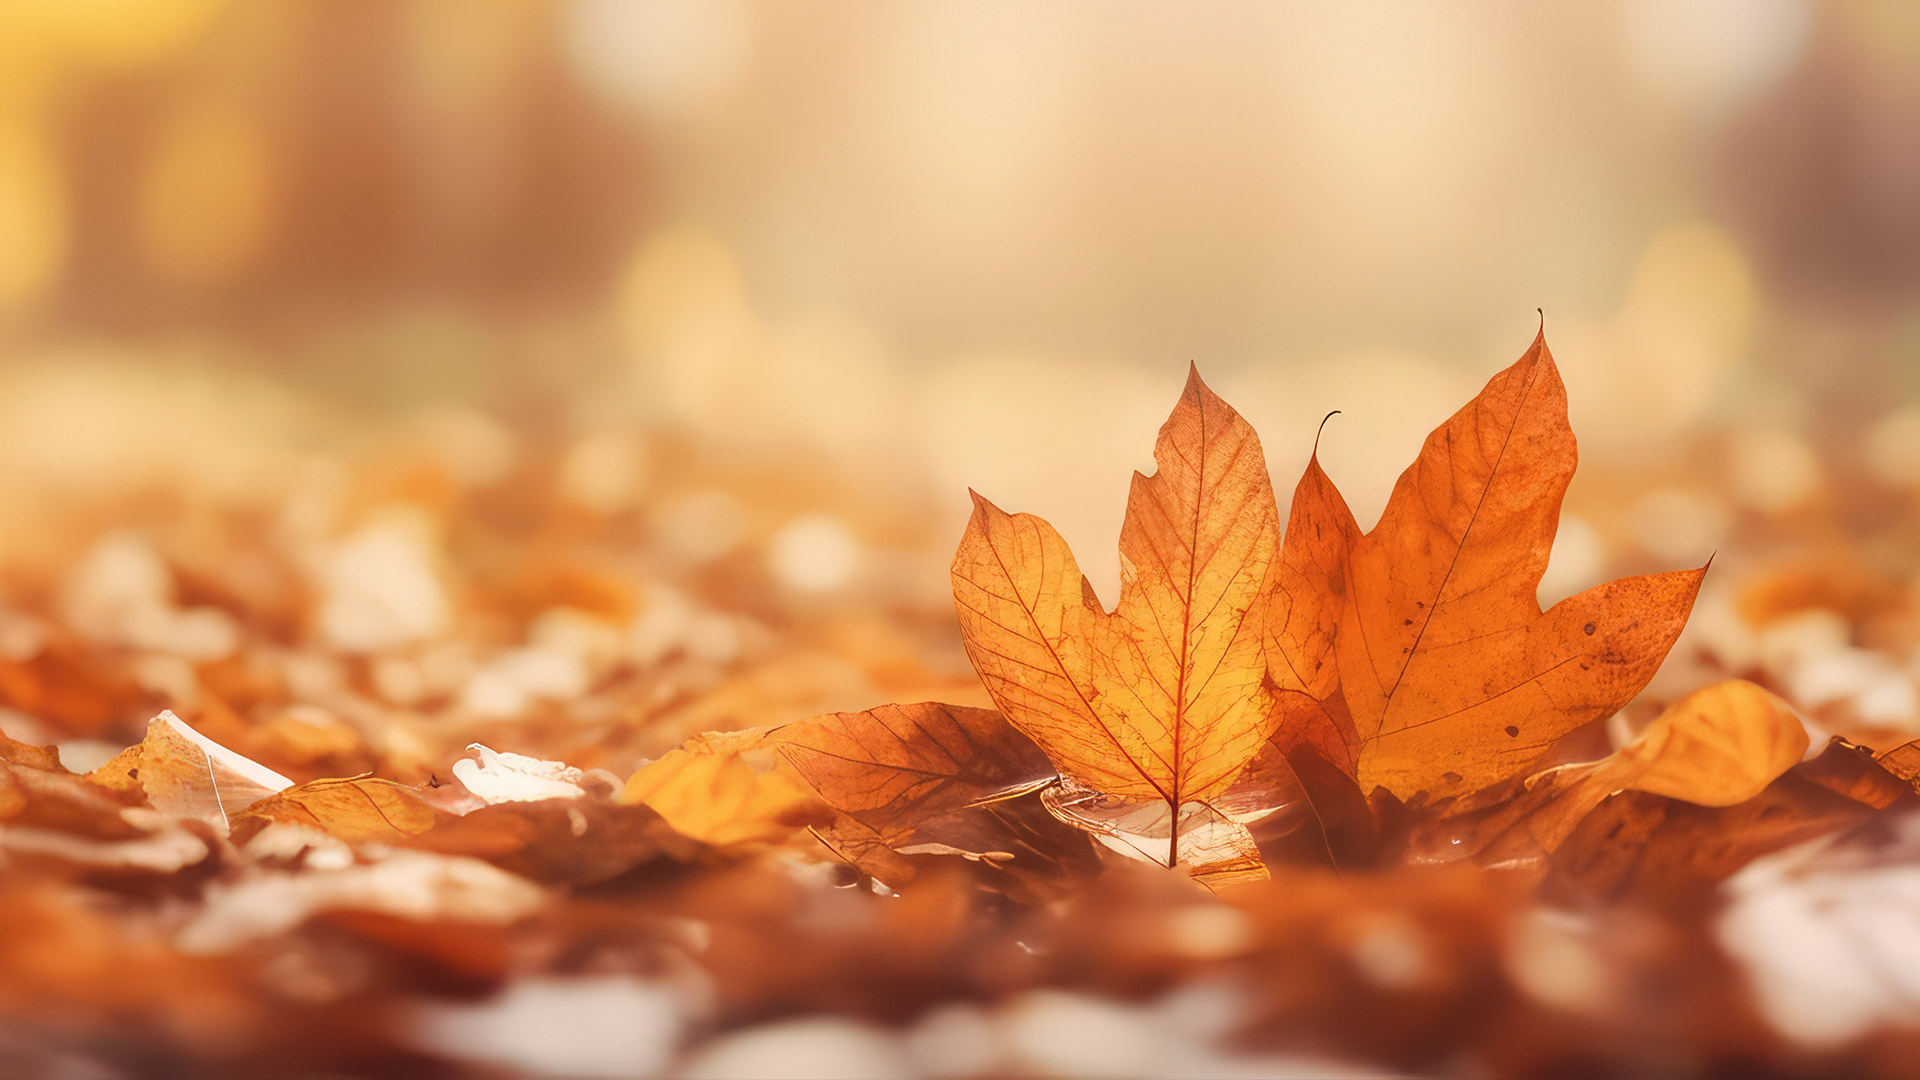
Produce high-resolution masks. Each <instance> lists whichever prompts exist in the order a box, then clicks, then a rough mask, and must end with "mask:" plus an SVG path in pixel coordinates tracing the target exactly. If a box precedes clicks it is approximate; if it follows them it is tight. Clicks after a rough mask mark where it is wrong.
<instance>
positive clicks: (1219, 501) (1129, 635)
mask: <svg viewBox="0 0 1920 1080" xmlns="http://www.w3.org/2000/svg"><path fill="white" fill-rule="evenodd" d="M1154 460H1155V461H1156V462H1157V463H1158V465H1159V469H1158V471H1157V472H1156V473H1155V474H1154V475H1153V476H1150V477H1149V476H1143V475H1139V474H1136V475H1135V477H1134V481H1133V489H1132V492H1131V494H1130V496H1129V498H1128V501H1127V514H1126V518H1125V522H1124V524H1123V525H1122V527H1121V535H1120V555H1121V587H1120V601H1119V604H1118V606H1117V607H1116V608H1115V609H1114V611H1113V612H1112V613H1108V612H1106V611H1104V610H1102V609H1101V607H1100V604H1099V602H1098V600H1097V599H1096V598H1095V597H1094V596H1093V593H1092V589H1091V587H1090V586H1088V584H1087V582H1086V579H1085V578H1084V577H1083V576H1082V575H1081V573H1080V569H1079V566H1078V564H1077V563H1076V562H1075V561H1074V558H1073V554H1072V552H1071V551H1069V550H1068V548H1067V545H1066V542H1065V541H1064V540H1062V539H1061V538H1060V535H1059V534H1058V533H1057V532H1055V531H1054V530H1053V527H1052V526H1050V525H1048V524H1047V523H1046V522H1045V521H1043V520H1041V519H1039V518H1037V517H1033V516H1032V515H1028V514H1019V515H1009V514H1006V513H1005V512H1003V511H1001V510H1000V509H999V508H998V507H996V506H994V505H993V504H992V503H990V502H988V501H987V500H986V499H984V498H982V497H981V496H979V495H978V494H975V495H974V513H973V518H972V520H971V521H970V522H969V523H968V526H967V531H966V534H965V536H964V537H963V538H962V539H961V541H960V548H959V550H958V552H956V554H955V555H954V561H953V588H954V601H955V604H956V606H957V608H958V611H959V616H960V629H961V635H962V637H963V639H964V640H965V642H966V646H967V652H968V655H969V656H970V657H972V659H973V663H974V667H975V669H976V670H977V671H978V672H979V673H980V677H981V680H982V681H983V682H984V683H985V684H986V687H987V691H988V693H989V694H991V695H992V697H993V699H994V702H995V704H996V705H998V706H999V707H1000V711H1001V712H1002V713H1003V714H1005V716H1006V717H1007V719H1008V720H1009V721H1010V722H1011V723H1012V724H1013V725H1014V726H1015V727H1017V728H1019V729H1020V730H1021V731H1022V732H1024V733H1025V734H1026V735H1028V736H1029V737H1030V738H1032V739H1033V741H1034V742H1036V743H1038V744H1039V746H1040V748H1041V749H1042V750H1043V751H1045V752H1046V755H1047V757H1048V759H1049V760H1051V761H1052V762H1053V763H1054V765H1055V766H1056V767H1057V768H1058V769H1059V771H1060V773H1061V775H1062V776H1064V777H1066V778H1067V779H1069V780H1071V781H1073V782H1074V783H1075V784H1076V785H1078V787H1079V788H1080V789H1084V790H1085V791H1088V792H1093V793H1097V794H1098V795H1099V796H1100V797H1101V798H1102V799H1105V800H1114V801H1116V802H1117V803H1137V804H1141V805H1143V806H1151V805H1154V804H1158V805H1160V806H1162V807H1163V808H1164V809H1163V811H1162V814H1163V817H1164V818H1165V820H1166V826H1167V828H1166V844H1165V848H1164V852H1163V853H1157V854H1156V856H1155V857H1156V858H1158V859H1159V860H1160V861H1162V862H1164V863H1165V864H1166V865H1168V866H1172V865H1175V864H1176V863H1179V862H1181V861H1183V860H1184V861H1193V859H1196V858H1197V859H1204V858H1206V857H1208V853H1207V851H1206V850H1205V849H1204V847H1203V846H1194V845H1191V844H1190V845H1189V846H1188V847H1185V848H1183V846H1182V839H1181V835H1182V832H1183V825H1184V822H1185V821H1186V819H1187V817H1188V816H1189V815H1190V814H1192V813H1195V812H1196V811H1194V810H1193V809H1192V806H1193V804H1204V803H1205V802H1206V801H1207V800H1209V799H1213V798H1216V797H1218V796H1220V795H1223V794H1225V793H1226V791H1227V789H1228V788H1230V787H1231V786H1232V784H1233V782H1234V779H1235V778H1236V777H1237V776H1238V775H1239V773H1240V771H1241V769H1242V768H1243V767H1244V766H1245V765H1246V764H1247V762H1248V761H1249V760H1251V759H1252V757H1253V755H1254V753H1255V752H1256V751H1257V750H1258V749H1259V747H1260V744H1261V742H1262V740H1263V739H1265V737H1266V734H1267V731H1268V729H1269V727H1270V726H1271V723H1272V718H1271V713H1272V694H1271V692H1270V690H1269V689H1268V686H1267V685H1266V683H1267V680H1266V665H1265V663H1264V659H1263V656H1262V651H1261V637H1262V633H1261V626H1262V618H1263V616H1262V612H1263V611H1264V608H1265V603H1264V600H1263V589H1264V588H1265V585H1266V579H1267V572H1268V567H1269V565H1270V563H1271V562H1272V561H1273V558H1274V553H1275V543H1276V532H1277V530H1278V522H1277V514H1276V511H1275V508H1274V503H1273V490H1272V486H1271V484H1270V483H1269V481H1268V479H1267V471H1266V462H1265V457H1264V455H1263V453H1262V451H1261V449H1260V441H1259V438H1258V437H1257V436H1256V435H1255V434H1254V432H1253V429H1252V428H1251V427H1250V426H1248V424H1247V423H1246V421H1245V420H1243V419H1241V418H1240V416H1239V414H1237V413H1235V412H1234V411H1233V409H1232V408H1230V407H1229V406H1228V405H1227V404H1226V403H1225V402H1224V401H1221V400H1220V398H1219V397H1217V396H1215V395H1214V393H1213V392H1212V391H1211V390H1209V389H1208V388H1207V387H1206V385H1205V384H1204V383H1203V382H1201V381H1200V377H1199V375H1198V373H1197V372H1196V373H1192V374H1191V375H1190V376H1189V378H1188V380H1187V386H1186V390H1185V391H1184V392H1183V394H1182V395H1181V398H1180V402H1179V404H1178V405H1177V406H1176V407H1175V408H1174V411H1173V415H1172V416H1171V417H1170V418H1169V419H1168V420H1167V423H1166V424H1165V426H1163V427H1162V428H1161V429H1160V436H1159V440H1158V442H1157V444H1156V445H1155V448H1154ZM1115 809H1117V807H1115ZM1197 812H1198V813H1200V814H1201V815H1202V816H1205V815H1206V814H1207V813H1208V811H1205V810H1204V809H1202V810H1200V811H1197ZM1241 832H1244V830H1241ZM1207 843H1209V844H1210V843H1212V841H1211V840H1209V841H1207ZM1246 844H1247V846H1249V847H1250V846H1251V839H1250V838H1248V839H1247V840H1246Z"/></svg>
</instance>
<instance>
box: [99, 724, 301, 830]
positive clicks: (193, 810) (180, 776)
mask: <svg viewBox="0 0 1920 1080" xmlns="http://www.w3.org/2000/svg"><path fill="white" fill-rule="evenodd" d="M90 776H91V777H92V779H93V780H94V781H95V782H97V783H99V784H101V785H103V786H105V787H107V788H110V789H112V790H115V791H129V792H137V793H139V794H140V795H142V796H143V797H144V798H145V799H146V802H147V805H149V806H151V807H153V808H154V809H155V810H158V811H160V812H161V813H163V814H170V815H173V816H175V817H190V818H199V819H200V820H202V821H205V822H207V823H208V824H209V825H213V826H215V827H216V828H218V829H220V830H221V831H223V832H225V831H227V830H228V829H229V828H230V827H231V826H230V821H231V819H232V815H234V814H236V813H238V812H239V811H241V810H244V809H246V808H247V807H248V806H250V805H252V804H253V803H256V802H258V801H260V800H261V799H264V798H266V797H267V796H269V795H272V794H274V793H275V792H278V791H284V790H286V789H287V788H290V787H292V786H293V781H291V780H289V779H287V778H286V777H284V776H281V775H280V774H279V773H277V772H274V771H273V770H272V769H269V768H267V767H266V766H264V765H262V764H260V763H259V762H257V761H253V760H251V759H250V758H246V757H243V756H241V755H240V754H236V753H234V752H233V751H231V750H229V749H227V748H226V747H224V746H221V745H220V744H219V743H217V742H214V741H213V740H212V739H209V738H207V737H206V736H205V735H202V734H200V733H199V732H197V731H195V730H194V729H193V728H191V727H189V726H188V725H187V723H186V721H184V720H182V719H180V718H179V717H178V716H175V715H174V714H173V711H172V710H167V711H165V712H162V713H161V714H160V715H159V716H156V717H154V718H153V719H152V720H150V721H148V722H147V737H146V738H145V739H144V740H142V741H141V742H140V743H139V744H138V745H136V746H130V747H128V748H127V749H126V750H124V751H122V752H121V753H120V754H119V756H117V757H115V758H114V759H113V760H112V761H109V762H107V763H106V764H105V765H102V766H100V767H99V768H98V769H95V770H94V771H93V772H92V773H91V774H90Z"/></svg>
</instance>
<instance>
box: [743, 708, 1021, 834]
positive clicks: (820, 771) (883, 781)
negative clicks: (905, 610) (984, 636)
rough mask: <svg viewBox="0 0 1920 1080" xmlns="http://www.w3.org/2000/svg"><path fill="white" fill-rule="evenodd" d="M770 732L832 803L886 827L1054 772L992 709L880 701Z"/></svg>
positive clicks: (948, 809)
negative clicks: (873, 706) (859, 709)
mask: <svg viewBox="0 0 1920 1080" xmlns="http://www.w3.org/2000/svg"><path fill="white" fill-rule="evenodd" d="M774 737H775V738H776V739H777V740H778V745H779V749H780V752H781V753H782V754H784V755H785V756H786V758H787V760H788V761H790V762H792V763H793V766H794V768H795V769H796V770H798V771H799V773H800V775H801V776H802V777H804V778H805V779H806V781H807V783H808V784H810V785H812V786H813V789H814V790H815V791H817V792H819V794H820V797H821V798H822V799H825V800H826V802H827V804H828V805H829V806H832V807H833V808H834V809H836V810H839V811H841V812H842V813H845V814H848V815H850V816H852V817H854V818H857V819H859V820H860V821H862V822H863V823H865V824H867V825H868V826H870V827H872V828H874V829H878V830H880V831H882V832H885V831H887V830H889V829H897V828H901V827H902V825H903V823H909V822H913V821H919V820H925V819H928V818H932V817H938V816H940V815H942V814H949V813H952V812H954V811H957V810H960V809H963V808H965V807H966V806H967V805H968V804H969V803H972V802H975V801H976V800H979V799H983V798H987V797H989V796H992V795H995V794H998V793H1000V792H1004V791H1007V790H1008V789H1012V788H1022V787H1029V786H1032V785H1035V784H1042V783H1046V782H1048V781H1051V780H1052V779H1053V778H1054V776H1055V773H1054V769H1053V766H1052V764H1051V763H1049V762H1048V761H1047V758H1046V755H1045V754H1042V753H1041V752H1040V748H1039V747H1037V746H1035V745H1034V744H1033V742H1032V740H1030V739H1028V738H1027V737H1026V736H1024V735H1022V734H1020V732H1018V731H1016V730H1015V729H1014V728H1013V726H1012V725H1010V724H1008V723H1007V721H1006V720H1005V719H1004V718H1003V717H1001V715H1000V714H999V713H997V712H994V711H993V710H991V709H970V708H967V707H965V706H960V705H941V704H939V703H937V702H931V701H928V702H921V703H919V704H916V705H883V706H881V707H880V708H877V709H870V710H868V711H866V712H842V713H829V714H827V715H825V716H820V717H815V718H814V719H812V720H806V721H802V722H800V723H797V724H789V725H787V726H785V727H783V728H779V729H777V730H776V731H775V732H774ZM907 827H908V828H909V829H910V828H911V826H907Z"/></svg>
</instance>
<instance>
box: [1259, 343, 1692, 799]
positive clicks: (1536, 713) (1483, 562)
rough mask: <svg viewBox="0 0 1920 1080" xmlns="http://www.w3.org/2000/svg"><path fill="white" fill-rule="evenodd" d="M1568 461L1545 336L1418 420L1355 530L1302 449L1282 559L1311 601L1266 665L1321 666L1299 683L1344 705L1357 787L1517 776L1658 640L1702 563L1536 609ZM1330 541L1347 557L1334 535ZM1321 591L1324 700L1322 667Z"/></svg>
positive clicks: (1630, 683) (1585, 716)
mask: <svg viewBox="0 0 1920 1080" xmlns="http://www.w3.org/2000/svg"><path fill="white" fill-rule="evenodd" d="M1575 461H1576V453H1575V449H1574V440H1573V431H1572V429H1571V428H1570V427H1569V426H1568V425H1567V396H1566V389H1565V387H1564V386H1563V385H1562V384H1561V381H1560V374H1559V372H1558V370H1556V368H1555V367H1554V363H1553V357H1552V355H1551V354H1550V353H1549V352H1548V351H1547V345H1546V340H1545V338H1544V337H1539V338H1536V339H1535V340H1534V343H1533V345H1532V347H1531V348H1529V349H1528V350H1527V352H1526V353H1525V355H1523V356H1521V358H1520V359H1519V360H1518V361H1517V362H1515V363H1514V364H1513V366H1512V367H1509V368H1508V369H1506V370H1505V371H1503V372H1501V373H1500V374H1498V375H1495V376H1494V377H1493V378H1492V379H1491V380H1490V381H1489V382H1488V383H1487V385H1486V388H1485V389H1483V390H1482V391H1481V392H1480V394H1479V396H1477V397H1476V398H1475V399H1474V400H1473V401H1471V402H1469V403H1468V404H1467V405H1466V407H1464V408H1462V409H1461V410H1460V411H1459V412H1457V413H1455V414H1454V415H1453V416H1452V417H1451V418H1450V419H1448V420H1447V422H1446V423H1444V424H1442V425H1441V426H1440V427H1439V428H1437V429H1435V430H1434V432H1433V433H1432V434H1431V435H1429V436H1428V437H1427V441H1426V443H1425V445H1424V446H1423V447H1422V448H1421V451H1420V456H1419V458H1418V459H1416V460H1415V462H1414V463H1413V465H1412V467H1410V468H1409V469H1407V471H1406V472H1405V473H1403V474H1401V476H1400V479H1399V482H1398V483H1396V484H1395V485H1394V489H1393V495H1392V497H1391V498H1390V499H1389V500H1388V502H1387V507H1386V510H1385V511H1384V512H1383V513H1382V514H1381V517H1380V522H1379V524H1377V525H1376V526H1374V528H1373V530H1372V531H1371V532H1368V533H1366V534H1365V535H1364V536H1362V535H1359V534H1358V529H1357V528H1356V527H1355V526H1354V525H1353V520H1352V515H1351V513H1349V512H1348V510H1347V508H1346V505H1345V503H1344V502H1342V501H1341V500H1340V498H1339V496H1338V493H1337V492H1335V491H1333V489H1332V487H1331V485H1330V484H1327V483H1326V482H1325V478H1324V476H1323V475H1322V474H1321V473H1320V472H1319V470H1318V467H1317V465H1316V466H1310V467H1309V469H1308V473H1307V477H1306V478H1305V479H1304V480H1303V481H1302V482H1301V491H1300V493H1299V495H1298V496H1297V497H1296V499H1295V503H1294V520H1293V521H1292V522H1291V523H1290V524H1289V528H1288V536H1287V554H1286V555H1284V556H1283V558H1282V563H1283V565H1290V566H1291V565H1300V566H1306V567H1310V568H1312V573H1311V574H1308V575H1305V576H1306V581H1307V584H1308V585H1309V586H1312V585H1314V584H1319V585H1320V588H1321V589H1322V595H1321V596H1319V597H1315V596H1312V595H1307V596H1301V595H1298V594H1294V595H1293V596H1292V599H1293V602H1294V604H1296V605H1299V604H1305V605H1307V607H1308V609H1309V611H1310V612H1312V613H1313V614H1312V615H1311V616H1310V617H1309V618H1308V619H1304V620H1299V619H1292V620H1289V621H1288V622H1286V623H1284V624H1283V630H1282V631H1281V633H1280V634H1279V635H1278V636H1277V640H1276V641H1275V642H1274V643H1273V644H1272V645H1270V653H1274V654H1277V658H1278V661H1279V662H1278V663H1277V664H1276V668H1279V669H1283V670H1287V671H1303V672H1313V673H1315V675H1314V676H1313V677H1312V678H1307V679H1302V680H1300V682H1301V683H1302V685H1301V690H1302V691H1303V692H1304V694H1305V695H1306V696H1307V697H1309V698H1311V699H1312V700H1313V701H1314V702H1315V703H1317V704H1320V705H1321V706H1322V707H1323V708H1325V709H1326V710H1327V711H1328V712H1329V713H1330V714H1331V715H1333V716H1334V717H1336V718H1337V719H1336V720H1335V721H1334V722H1335V723H1336V724H1337V725H1338V726H1340V727H1341V728H1342V729H1344V725H1345V724H1346V723H1347V722H1349V721H1350V722H1351V725H1352V732H1353V736H1352V737H1353V739H1354V740H1355V749H1356V753H1355V755H1354V757H1355V760H1356V766H1357V775H1358V778H1359V780H1360V783H1361V785H1362V787H1363V788H1370V787H1372V786H1373V785H1375V784H1381V785H1385V786H1386V787H1388V788H1390V789H1392V790H1393V791H1395V792H1396V793H1398V794H1400V795H1402V796H1410V795H1412V794H1414V793H1415V792H1418V791H1423V790H1424V791H1427V792H1429V793H1430V794H1432V795H1434V796H1436V797H1437V796H1444V795H1452V794H1459V793H1462V792H1466V791H1471V790H1474V789H1475V788H1479V787H1484V786H1486V785H1487V784H1490V783H1493V782H1494V781H1496V780H1499V779H1500V778H1502V777H1503V776H1507V775H1511V774H1512V773H1513V772H1515V771H1517V770H1519V769H1521V768H1523V767H1524V766H1525V765H1526V764H1527V763H1528V762H1529V761H1531V760H1533V759H1534V758H1535V757H1537V756H1538V755H1539V754H1540V753H1541V752H1542V751H1543V750H1545V749H1546V747H1547V746H1549V745H1550V744H1551V743H1552V742H1553V741H1554V740H1556V739H1558V738H1559V737H1560V736H1562V735H1564V734H1566V733H1567V732H1569V731H1571V730H1573V729H1574V728H1576V727H1578V726H1580V725H1581V724H1584V723H1586V722H1587V721H1589V720H1593V719H1596V718H1598V717H1601V716H1605V715H1607V714H1608V713H1611V712H1613V711H1615V710H1617V709H1619V708H1620V707H1621V706H1623V705H1625V704H1626V703H1627V702H1628V701H1629V700H1631V699H1632V698H1633V696H1634V695H1635V694H1637V693H1639V691H1640V689H1641V687H1643V686H1645V685H1646V683H1647V680H1648V679H1649V678H1651V677H1652V676H1653V673H1654V670H1655V669H1656V668H1658V667H1659V665H1660V661H1661V660H1662V659H1663V658H1664V657H1665V656H1666V653H1667V650H1668V649H1669V648H1671V647H1672V645H1673V642H1674V640H1675V639H1676V638H1677V637H1678V636H1679V634H1680V630H1681V628H1682V627H1684V626H1685V624H1686V618H1687V613H1688V612H1689V611H1690V610H1691V609H1692V605H1693V598H1694V595H1695V594H1696V593H1697V592H1698V591H1699V587H1700V580H1701V578H1702V576H1703V575H1704V574H1705V570H1704V569H1701V570H1689V571H1680V572H1675V573H1667V574H1653V575H1648V576H1645V577H1637V578H1627V579H1623V580H1620V581H1615V582H1611V583H1609V584H1606V585H1601V586H1599V587H1597V588H1594V589H1590V590H1588V591H1586V592H1584V593H1581V594H1579V595H1577V596H1573V597H1570V598H1568V599H1566V600H1563V601H1561V602H1560V603H1558V604H1556V605H1554V607H1553V609H1552V610H1550V611H1547V612H1545V613H1542V612H1541V610H1540V605H1539V601H1538V599H1537V592H1538V589H1539V585H1540V578H1541V576H1542V575H1543V574H1544V573H1545V572H1546V569H1547V556H1548V553H1549V552H1550V551H1551V549H1552V547H1553V537H1554V533H1555V531H1556V528H1557V525H1558V520H1559V515H1560V501H1561V497H1562V496H1563V495H1564V494H1565V493H1566V489H1567V483H1568V481H1569V480H1571V479H1572V476H1573V471H1574V465H1575ZM1343 540H1344V541H1345V542H1346V543H1347V550H1346V552H1345V555H1344V558H1343V559H1342V558H1340V557H1338V556H1337V555H1336V554H1335V553H1334V552H1332V551H1330V550H1328V549H1329V548H1332V547H1334V546H1336V545H1337V544H1339V543H1340V542H1342V541H1343ZM1289 591H1290V592H1292V590H1289ZM1327 596H1336V597H1338V599H1337V600H1334V601H1330V600H1328V599H1327V598H1326V597H1327ZM1334 604H1337V606H1338V608H1339V619H1338V630H1337V632H1336V633H1335V634H1334V635H1333V646H1332V655H1333V662H1334V664H1335V665H1336V667H1337V669H1338V687H1339V690H1338V698H1337V700H1336V699H1334V698H1333V697H1332V695H1329V694H1327V693H1325V692H1324V688H1325V686H1326V685H1327V682H1328V680H1327V677H1326V676H1325V675H1324V674H1321V672H1322V671H1323V669H1324V665H1325V663H1326V656H1327V648H1326V636H1325V634H1324V632H1323V631H1322V630H1321V628H1322V627H1324V626H1325V625H1326V622H1327V620H1328V614H1327V608H1328V607H1330V606H1332V605H1334Z"/></svg>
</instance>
